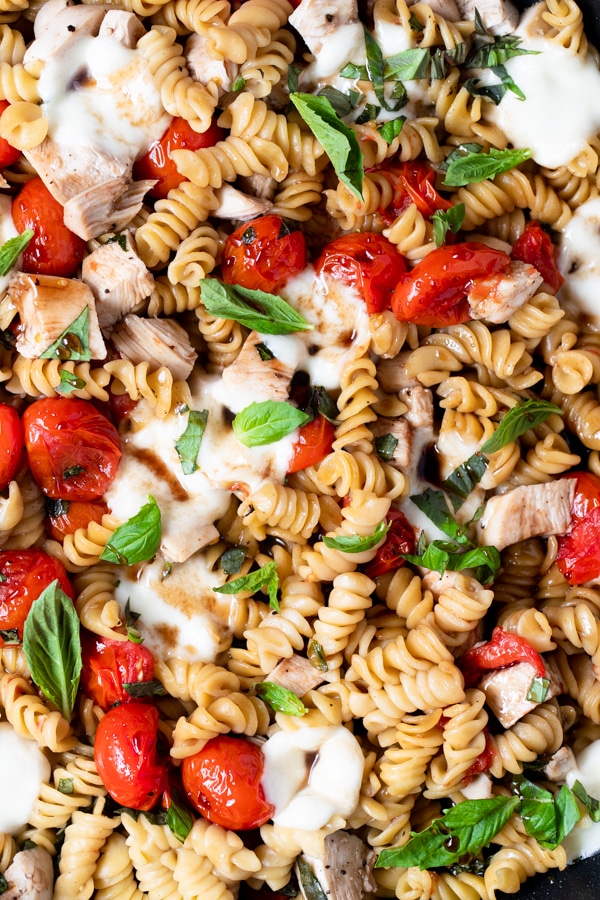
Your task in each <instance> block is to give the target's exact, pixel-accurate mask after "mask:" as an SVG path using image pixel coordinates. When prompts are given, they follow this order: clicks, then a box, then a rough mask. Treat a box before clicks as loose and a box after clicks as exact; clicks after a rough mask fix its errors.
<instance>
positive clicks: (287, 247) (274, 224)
mask: <svg viewBox="0 0 600 900" xmlns="http://www.w3.org/2000/svg"><path fill="white" fill-rule="evenodd" d="M305 268H306V241H305V240H304V235H303V234H302V232H301V231H291V230H290V226H289V225H288V224H287V222H285V221H284V219H282V218H281V217H280V216H261V217H260V218H258V219H253V220H252V221H251V222H247V223H246V224H244V225H240V227H239V228H237V229H236V230H235V231H234V232H233V234H230V235H229V237H228V238H227V241H226V243H225V250H224V251H223V263H222V266H221V270H222V274H223V281H225V282H227V284H241V285H242V287H245V288H249V289H250V290H259V291H266V292H267V293H269V294H274V293H276V292H277V291H278V290H279V289H280V288H281V287H283V285H284V284H285V283H286V281H289V279H290V278H292V277H293V276H294V275H298V273H299V272H302V270H303V269H305Z"/></svg>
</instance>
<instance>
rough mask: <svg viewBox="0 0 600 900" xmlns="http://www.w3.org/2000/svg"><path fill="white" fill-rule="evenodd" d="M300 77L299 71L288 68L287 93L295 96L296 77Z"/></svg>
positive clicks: (294, 68) (296, 88) (292, 67)
mask: <svg viewBox="0 0 600 900" xmlns="http://www.w3.org/2000/svg"><path fill="white" fill-rule="evenodd" d="M299 75H300V69H296V67H295V66H290V67H289V69H288V91H289V93H290V94H295V93H296V91H297V90H298V77H299Z"/></svg>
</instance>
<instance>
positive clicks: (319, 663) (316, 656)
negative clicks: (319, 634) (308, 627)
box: [306, 638, 329, 672]
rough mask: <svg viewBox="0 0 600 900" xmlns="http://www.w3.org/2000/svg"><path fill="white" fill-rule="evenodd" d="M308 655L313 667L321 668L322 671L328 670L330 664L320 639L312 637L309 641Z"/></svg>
mask: <svg viewBox="0 0 600 900" xmlns="http://www.w3.org/2000/svg"><path fill="white" fill-rule="evenodd" d="M306 655H307V657H308V661H309V663H310V664H311V666H312V667H313V669H320V670H321V672H327V671H328V669H329V666H328V665H327V659H326V658H325V653H324V652H323V648H322V646H321V645H320V643H319V642H318V641H315V639H314V638H312V639H311V640H310V641H309V642H308V649H307V654H306Z"/></svg>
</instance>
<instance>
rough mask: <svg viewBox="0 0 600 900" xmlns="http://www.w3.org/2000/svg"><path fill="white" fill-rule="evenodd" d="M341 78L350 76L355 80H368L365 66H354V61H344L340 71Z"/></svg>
mask: <svg viewBox="0 0 600 900" xmlns="http://www.w3.org/2000/svg"><path fill="white" fill-rule="evenodd" d="M340 75H341V76H342V78H351V79H352V80H357V81H368V80H369V73H368V72H367V67H366V66H355V65H354V63H346V65H345V66H344V68H343V69H342V71H341V72H340Z"/></svg>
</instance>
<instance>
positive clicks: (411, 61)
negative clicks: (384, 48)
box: [385, 48, 431, 81]
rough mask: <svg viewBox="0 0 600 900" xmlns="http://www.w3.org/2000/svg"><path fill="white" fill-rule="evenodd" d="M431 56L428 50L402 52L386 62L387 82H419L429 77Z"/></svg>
mask: <svg viewBox="0 0 600 900" xmlns="http://www.w3.org/2000/svg"><path fill="white" fill-rule="evenodd" d="M430 59H431V54H430V52H429V50H428V49H424V48H423V49H414V50H401V51H400V53H396V54H395V55H394V56H390V57H388V59H386V61H385V78H386V80H387V81H417V80H419V79H421V78H425V77H426V76H427V70H428V67H429V62H430Z"/></svg>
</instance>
